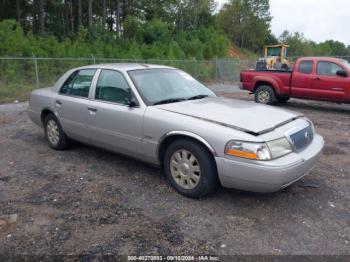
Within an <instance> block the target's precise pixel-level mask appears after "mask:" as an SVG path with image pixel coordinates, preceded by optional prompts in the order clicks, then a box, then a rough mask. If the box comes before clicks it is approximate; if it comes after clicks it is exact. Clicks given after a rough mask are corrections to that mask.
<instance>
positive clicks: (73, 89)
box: [60, 69, 96, 97]
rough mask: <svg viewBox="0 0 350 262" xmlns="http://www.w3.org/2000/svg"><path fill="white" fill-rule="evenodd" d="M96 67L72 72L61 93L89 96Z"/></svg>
mask: <svg viewBox="0 0 350 262" xmlns="http://www.w3.org/2000/svg"><path fill="white" fill-rule="evenodd" d="M95 72H96V69H83V70H78V71H75V72H74V73H73V74H71V75H70V76H69V77H68V78H67V80H66V82H64V84H63V86H62V87H61V89H60V93H61V94H67V95H73V96H80V97H88V96H89V90H90V86H91V82H92V79H93V78H94V75H95Z"/></svg>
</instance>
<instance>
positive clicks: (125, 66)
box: [79, 63, 174, 71]
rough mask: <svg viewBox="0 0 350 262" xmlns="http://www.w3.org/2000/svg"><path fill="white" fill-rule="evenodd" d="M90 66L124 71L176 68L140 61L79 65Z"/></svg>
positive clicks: (86, 67) (85, 67) (84, 67)
mask: <svg viewBox="0 0 350 262" xmlns="http://www.w3.org/2000/svg"><path fill="white" fill-rule="evenodd" d="M89 68H98V69H99V68H105V69H116V70H123V71H130V70H139V69H150V68H168V69H174V68H173V67H170V66H165V65H154V64H139V63H110V64H96V65H88V66H83V67H79V69H89Z"/></svg>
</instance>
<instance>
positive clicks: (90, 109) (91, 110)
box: [88, 106, 97, 115]
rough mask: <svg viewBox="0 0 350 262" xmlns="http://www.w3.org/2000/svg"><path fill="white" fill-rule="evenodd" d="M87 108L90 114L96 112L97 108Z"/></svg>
mask: <svg viewBox="0 0 350 262" xmlns="http://www.w3.org/2000/svg"><path fill="white" fill-rule="evenodd" d="M88 110H89V112H90V114H93V115H94V114H96V112H97V108H94V107H90V106H89V107H88Z"/></svg>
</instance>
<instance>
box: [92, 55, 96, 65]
mask: <svg viewBox="0 0 350 262" xmlns="http://www.w3.org/2000/svg"><path fill="white" fill-rule="evenodd" d="M91 58H92V61H93V62H94V65H95V64H96V58H95V57H94V55H91Z"/></svg>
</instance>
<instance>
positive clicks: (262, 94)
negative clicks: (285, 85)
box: [254, 86, 276, 105]
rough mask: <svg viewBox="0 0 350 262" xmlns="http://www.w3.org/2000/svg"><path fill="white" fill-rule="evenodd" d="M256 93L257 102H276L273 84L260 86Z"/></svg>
mask: <svg viewBox="0 0 350 262" xmlns="http://www.w3.org/2000/svg"><path fill="white" fill-rule="evenodd" d="M254 94H255V102H256V103H260V104H265V105H272V104H274V103H275V102H276V95H275V92H274V90H273V89H272V87H271V86H259V87H258V88H257V89H256V90H255V92H254Z"/></svg>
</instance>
